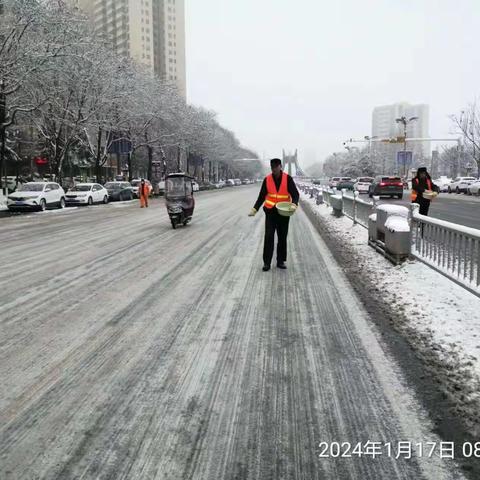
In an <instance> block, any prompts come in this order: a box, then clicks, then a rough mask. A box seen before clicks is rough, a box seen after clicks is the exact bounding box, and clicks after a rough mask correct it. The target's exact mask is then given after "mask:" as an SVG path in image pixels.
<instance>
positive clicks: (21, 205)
mask: <svg viewBox="0 0 480 480" xmlns="http://www.w3.org/2000/svg"><path fill="white" fill-rule="evenodd" d="M7 207H8V209H9V210H12V211H14V210H41V211H43V210H46V209H47V208H50V207H58V208H65V192H64V191H63V188H62V187H61V186H60V185H59V184H58V183H55V182H28V183H25V184H23V185H22V186H21V187H20V188H19V189H18V190H17V191H16V192H13V193H11V194H10V195H9V196H8V200H7Z"/></svg>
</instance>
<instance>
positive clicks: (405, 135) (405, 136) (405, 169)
mask: <svg viewBox="0 0 480 480" xmlns="http://www.w3.org/2000/svg"><path fill="white" fill-rule="evenodd" d="M416 120H418V117H410V118H408V119H407V117H405V116H402V117H400V118H396V119H395V121H396V122H397V123H401V124H402V125H403V177H406V176H407V125H408V124H409V123H411V122H414V121H416Z"/></svg>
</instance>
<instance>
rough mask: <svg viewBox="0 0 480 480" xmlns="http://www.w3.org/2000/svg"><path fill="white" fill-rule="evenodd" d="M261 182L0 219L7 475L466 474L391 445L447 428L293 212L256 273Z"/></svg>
mask: <svg viewBox="0 0 480 480" xmlns="http://www.w3.org/2000/svg"><path fill="white" fill-rule="evenodd" d="M257 193H258V187H241V188H236V189H229V190H228V191H221V192H208V193H202V194H200V195H198V196H197V208H196V211H195V214H194V218H193V222H192V224H191V225H189V226H188V227H186V228H179V229H177V230H172V229H171V227H170V224H169V221H168V218H167V216H166V212H165V209H164V207H163V203H162V201H156V202H153V204H152V206H151V207H150V208H149V209H143V210H142V209H139V208H138V206H137V204H124V205H122V206H118V207H114V206H106V207H94V208H88V209H78V211H76V212H74V213H73V214H72V213H69V214H67V213H63V212H60V213H59V214H57V215H29V216H21V217H15V218H7V219H3V220H2V223H1V224H0V242H1V245H2V247H1V252H0V265H1V272H2V274H1V276H0V305H1V310H0V321H1V323H0V326H1V327H0V329H1V332H2V333H1V337H0V379H1V382H0V384H1V387H0V388H1V395H0V478H2V479H5V480H7V479H15V480H20V479H49V480H50V479H61V480H65V479H67V480H68V479H80V478H81V479H107V478H108V479H115V480H120V479H138V480H147V479H157V480H166V479H198V480H200V479H212V480H233V479H239V480H244V479H272V480H274V479H275V480H280V479H281V480H286V479H304V480H315V479H361V480H378V479H405V480H407V479H409V480H410V479H435V480H437V479H454V478H455V479H461V478H463V477H462V476H461V475H460V474H459V473H458V472H456V471H455V470H454V468H455V467H454V465H453V464H452V462H451V461H450V460H446V459H440V458H439V456H438V453H439V450H437V451H436V452H435V455H433V457H432V458H427V457H428V455H427V453H428V452H427V451H425V452H423V457H421V458H418V457H417V458H414V459H410V460H407V459H405V458H404V456H403V455H401V456H400V458H398V459H396V458H394V456H396V453H397V450H398V446H399V444H398V442H400V441H402V442H412V443H418V442H423V443H425V444H426V442H440V440H439V439H438V438H437V437H436V435H435V434H434V433H433V431H432V429H431V426H430V423H429V421H428V420H427V415H426V413H425V412H423V411H422V408H421V407H420V405H419V404H418V403H417V401H416V399H415V398H414V396H413V394H412V393H411V392H410V391H409V389H408V387H407V386H406V384H405V381H404V379H403V377H402V374H401V372H400V370H399V367H398V366H397V365H396V364H395V362H394V361H393V360H392V359H391V358H390V357H389V355H388V353H387V352H386V350H385V349H384V347H383V345H382V343H381V341H380V340H379V335H378V334H377V333H376V331H375V330H374V329H373V326H372V324H371V322H369V319H368V316H367V314H366V313H365V311H364V309H363V307H362V306H361V304H360V303H359V302H358V301H357V299H356V298H355V297H354V295H353V293H352V291H351V289H350V288H349V285H348V283H347V281H346V279H345V277H344V275H343V273H342V271H341V269H340V268H339V267H338V265H337V264H336V263H335V261H334V260H333V259H332V257H331V256H330V253H329V251H328V250H327V248H326V246H325V244H324V243H323V242H322V241H321V239H320V238H319V236H318V234H317V233H316V232H315V231H314V229H313V228H312V226H311V225H310V223H309V222H308V220H307V218H306V216H305V214H304V213H303V212H301V211H299V212H298V214H296V216H295V217H294V218H293V219H292V223H291V229H290V236H289V242H290V244H289V245H290V251H289V259H288V265H289V268H288V270H286V271H281V270H277V269H275V268H273V270H272V271H270V272H267V273H264V272H262V271H261V249H262V239H263V238H262V237H263V213H261V214H259V215H257V217H255V218H253V219H252V218H249V217H247V215H246V214H247V212H248V211H249V209H250V208H251V206H252V205H253V203H254V200H255V198H256V195H257ZM367 441H372V442H380V443H381V444H382V445H383V444H386V443H391V451H390V455H388V451H387V447H382V448H381V450H382V454H379V455H377V456H376V458H373V457H372V456H371V455H370V456H369V455H362V456H361V457H359V456H358V455H355V454H354V453H352V451H350V452H349V454H350V455H351V456H350V457H344V458H320V455H319V454H320V453H322V451H323V450H324V449H323V447H321V446H320V444H321V442H327V444H329V443H331V442H340V443H342V442H349V443H351V444H352V449H353V446H355V445H356V444H357V442H362V443H365V442H367ZM345 448H346V447H344V448H343V449H342V451H345ZM413 451H414V452H415V451H418V448H417V449H415V448H414V450H413ZM332 453H333V454H335V453H336V452H335V448H334V449H333V450H332ZM327 456H328V454H327Z"/></svg>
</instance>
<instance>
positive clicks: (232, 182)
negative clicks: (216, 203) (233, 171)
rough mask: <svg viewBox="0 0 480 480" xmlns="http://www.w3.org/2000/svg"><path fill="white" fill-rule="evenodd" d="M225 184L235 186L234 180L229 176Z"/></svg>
mask: <svg viewBox="0 0 480 480" xmlns="http://www.w3.org/2000/svg"><path fill="white" fill-rule="evenodd" d="M225 185H226V186H227V187H234V186H235V182H234V181H233V180H232V179H231V178H229V179H228V180H227V181H226V182H225Z"/></svg>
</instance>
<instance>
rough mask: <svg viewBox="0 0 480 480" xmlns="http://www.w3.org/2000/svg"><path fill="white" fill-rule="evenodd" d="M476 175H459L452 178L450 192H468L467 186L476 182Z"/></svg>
mask: <svg viewBox="0 0 480 480" xmlns="http://www.w3.org/2000/svg"><path fill="white" fill-rule="evenodd" d="M475 180H476V178H475V177H457V178H454V179H453V180H452V183H450V185H449V186H448V189H447V191H448V193H453V192H455V193H467V188H468V186H469V185H470V184H472V183H473V182H475Z"/></svg>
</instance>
